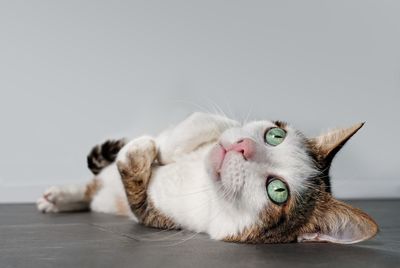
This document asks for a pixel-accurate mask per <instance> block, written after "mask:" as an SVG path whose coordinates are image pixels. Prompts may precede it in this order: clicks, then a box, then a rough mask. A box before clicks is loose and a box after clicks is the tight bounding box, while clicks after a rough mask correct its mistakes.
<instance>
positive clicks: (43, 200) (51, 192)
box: [36, 186, 63, 213]
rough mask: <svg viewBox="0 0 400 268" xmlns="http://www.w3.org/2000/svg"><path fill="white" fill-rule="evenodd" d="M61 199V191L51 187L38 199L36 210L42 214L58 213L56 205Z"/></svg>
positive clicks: (58, 188)
mask: <svg viewBox="0 0 400 268" xmlns="http://www.w3.org/2000/svg"><path fill="white" fill-rule="evenodd" d="M62 199H63V195H62V191H61V189H60V187H57V186H53V187H50V188H49V189H47V190H46V191H45V192H44V193H43V196H42V197H40V198H39V199H38V200H37V202H36V205H37V208H38V210H39V211H41V212H44V213H49V212H53V213H56V212H59V209H58V207H57V203H59V202H60V200H62Z"/></svg>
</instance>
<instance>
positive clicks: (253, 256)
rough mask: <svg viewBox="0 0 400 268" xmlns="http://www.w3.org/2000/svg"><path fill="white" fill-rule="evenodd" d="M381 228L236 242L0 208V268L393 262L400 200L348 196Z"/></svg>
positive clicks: (397, 262)
mask: <svg viewBox="0 0 400 268" xmlns="http://www.w3.org/2000/svg"><path fill="white" fill-rule="evenodd" d="M351 203H352V204H353V205H355V206H357V207H360V208H362V209H364V210H365V211H367V212H368V213H370V214H371V215H372V216H373V217H374V218H375V219H376V220H377V221H378V223H379V224H380V228H381V232H380V234H379V235H378V236H377V237H376V238H374V239H373V240H370V241H366V242H363V243H360V244H357V245H333V244H281V245H241V244H232V243H224V242H217V241H212V240H210V239H209V238H208V237H207V236H206V235H199V234H197V235H193V234H192V233H188V232H169V231H160V230H156V229H151V228H145V227H142V226H138V225H135V224H132V223H131V222H129V221H127V220H125V219H124V218H120V217H114V216H110V215H103V214H96V213H77V214H58V215H48V214H40V213H38V212H37V211H36V209H35V207H34V206H33V205H31V204H26V205H0V267H72V266H75V267H89V266H93V267H112V266H114V267H163V268H164V267H204V266H208V267H244V266H247V267H276V266H280V267H290V266H296V268H297V267H363V268H364V267H391V268H395V267H400V213H399V207H400V200H386V201H352V202H351Z"/></svg>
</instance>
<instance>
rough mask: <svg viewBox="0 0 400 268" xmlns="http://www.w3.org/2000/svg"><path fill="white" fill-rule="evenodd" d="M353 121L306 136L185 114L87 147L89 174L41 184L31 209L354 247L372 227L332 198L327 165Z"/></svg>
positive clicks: (261, 239) (247, 238)
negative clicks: (163, 125) (154, 131)
mask: <svg viewBox="0 0 400 268" xmlns="http://www.w3.org/2000/svg"><path fill="white" fill-rule="evenodd" d="M362 125H363V124H357V125H355V126H353V127H350V128H347V129H338V130H335V131H332V132H329V133H327V134H324V135H321V136H319V137H316V138H306V137H305V136H304V135H303V134H302V133H301V132H299V131H298V130H295V129H293V128H292V127H291V126H289V125H287V124H286V123H283V122H279V121H276V122H271V121H255V122H251V123H248V124H245V125H240V124H239V123H238V122H236V121H234V120H231V119H228V118H225V117H222V116H217V115H211V114H203V113H195V114H193V115H191V116H190V117H188V118H187V119H185V120H184V121H183V122H181V123H180V124H178V125H177V126H176V127H174V128H171V129H168V130H166V131H164V132H163V133H161V134H160V135H159V136H158V137H156V138H152V137H147V136H145V137H140V138H137V139H134V140H132V141H129V142H128V143H126V142H125V141H124V140H117V141H108V142H105V143H104V144H102V145H99V146H96V147H95V148H94V149H93V150H92V152H91V153H90V155H89V156H88V164H89V168H90V169H91V170H92V172H93V173H94V174H95V177H94V179H93V180H92V181H90V182H89V183H88V184H86V185H81V186H78V185H73V186H63V187H57V186H56V187H51V188H50V189H48V190H47V191H46V192H45V193H44V195H43V197H41V198H40V199H39V200H38V203H37V206H38V209H39V210H40V211H43V212H64V211H75V210H82V209H88V208H90V209H91V210H93V211H98V212H105V213H113V214H122V215H127V216H129V217H131V218H132V219H134V220H135V221H136V222H140V223H142V224H145V225H148V226H153V227H157V228H164V229H178V228H184V229H188V230H191V231H194V232H204V233H207V234H209V235H210V237H211V238H214V239H218V240H225V241H233V242H245V243H282V242H294V241H298V242H300V241H328V242H334V243H356V242H360V241H363V240H366V239H369V238H371V237H373V236H374V235H375V234H376V233H377V231H378V226H377V224H376V223H375V222H374V220H373V219H371V218H370V217H369V216H368V215H367V214H365V213H364V212H362V211H361V210H359V209H356V208H353V207H351V206H349V205H347V204H345V203H343V202H340V201H338V200H336V199H334V198H333V197H332V195H331V193H330V181H329V169H330V165H331V162H332V159H333V158H334V156H335V154H336V153H337V152H338V151H339V150H340V148H341V147H342V146H343V145H344V144H345V143H346V142H347V140H348V139H350V138H351V137H352V136H353V135H354V134H355V133H356V132H357V131H358V130H359V129H360V128H361V127H362Z"/></svg>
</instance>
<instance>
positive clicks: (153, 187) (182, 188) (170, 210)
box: [148, 146, 215, 232]
mask: <svg viewBox="0 0 400 268" xmlns="http://www.w3.org/2000/svg"><path fill="white" fill-rule="evenodd" d="M209 148H210V146H206V147H204V148H202V149H200V150H198V151H196V152H193V153H191V154H190V155H188V156H186V157H182V158H180V159H178V161H177V162H175V163H172V164H168V165H165V166H162V167H156V168H154V170H153V174H152V178H151V180H150V184H149V189H148V194H149V198H150V200H151V201H152V202H153V203H154V205H155V207H157V208H158V209H159V210H160V211H161V212H162V213H164V214H165V215H167V216H169V217H172V218H173V219H174V220H175V221H176V222H177V223H178V224H179V225H181V226H184V227H186V228H188V229H191V230H195V231H199V232H202V231H204V230H205V229H206V228H207V220H208V219H209V217H210V213H212V211H211V210H212V208H211V202H212V200H215V198H214V197H213V195H214V191H213V187H214V186H213V184H212V182H211V181H210V178H209V176H208V174H207V172H206V168H205V164H204V162H205V161H204V158H205V157H206V156H207V153H208V150H209Z"/></svg>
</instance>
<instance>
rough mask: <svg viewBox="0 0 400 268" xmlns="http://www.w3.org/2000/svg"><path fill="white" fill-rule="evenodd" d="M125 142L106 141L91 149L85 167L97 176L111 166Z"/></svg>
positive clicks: (123, 140)
mask: <svg viewBox="0 0 400 268" xmlns="http://www.w3.org/2000/svg"><path fill="white" fill-rule="evenodd" d="M126 142H127V141H126V139H118V140H107V141H105V142H103V143H102V144H98V145H96V146H95V147H93V149H92V150H91V151H90V153H89V154H88V156H87V165H88V168H89V169H90V171H92V173H93V174H94V175H97V174H99V173H100V172H101V171H102V170H103V169H104V168H106V167H107V166H109V165H110V164H112V163H113V162H114V161H115V159H116V158H117V154H118V152H119V151H120V150H121V148H122V147H124V145H125V144H126Z"/></svg>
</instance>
